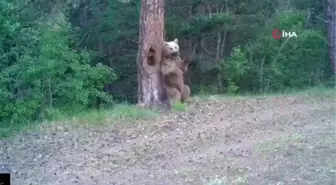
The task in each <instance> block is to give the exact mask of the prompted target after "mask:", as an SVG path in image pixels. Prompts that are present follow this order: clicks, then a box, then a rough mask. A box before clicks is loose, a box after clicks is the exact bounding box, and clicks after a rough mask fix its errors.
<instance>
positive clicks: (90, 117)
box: [0, 104, 159, 138]
mask: <svg viewBox="0 0 336 185" xmlns="http://www.w3.org/2000/svg"><path fill="white" fill-rule="evenodd" d="M158 116H159V112H156V111H153V110H149V109H142V108H139V107H136V106H132V105H128V104H119V105H116V106H115V107H114V108H113V109H110V110H89V111H83V112H81V113H78V114H76V115H73V116H68V115H62V114H60V113H59V112H58V113H57V116H56V117H55V119H53V120H50V121H44V122H26V123H20V124H19V123H17V124H15V123H13V124H3V125H4V126H1V127H0V138H4V137H10V136H13V135H15V134H18V133H20V132H21V131H24V130H33V129H36V128H37V127H38V126H39V125H41V124H53V123H55V122H61V123H66V122H69V123H70V124H90V125H91V124H93V125H95V124H113V123H115V122H120V121H124V122H130V121H136V120H149V119H154V118H157V117H158Z"/></svg>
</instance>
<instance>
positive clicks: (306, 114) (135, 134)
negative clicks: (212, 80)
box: [0, 94, 336, 185]
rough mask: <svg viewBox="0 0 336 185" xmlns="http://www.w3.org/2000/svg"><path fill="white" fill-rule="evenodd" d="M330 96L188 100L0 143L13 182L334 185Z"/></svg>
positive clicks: (1, 163)
mask: <svg viewBox="0 0 336 185" xmlns="http://www.w3.org/2000/svg"><path fill="white" fill-rule="evenodd" d="M335 103H336V101H335V97H334V96H333V97H330V96H329V97H323V96H313V95H308V94H307V95H292V96H270V97H254V98H251V97H249V98H226V99H221V98H213V99H212V100H211V99H209V100H206V101H204V100H193V101H192V102H190V103H189V106H190V107H189V109H188V111H187V112H180V113H167V114H165V115H163V116H161V117H160V118H158V119H155V120H151V121H137V122H128V123H121V124H115V123H114V124H112V123H111V121H109V120H106V124H103V125H86V124H79V125H78V124H77V125H74V124H65V123H53V124H50V125H43V126H42V127H41V129H39V131H34V132H33V131H31V132H25V133H22V134H20V135H17V136H15V137H12V138H7V139H3V140H0V146H1V149H0V172H11V173H12V182H13V183H12V184H14V185H64V184H65V185H77V184H81V185H96V184H97V185H234V184H240V185H243V184H251V185H309V184H312V185H335V184H336V181H335V173H336V162H335V159H336V158H335V157H336V156H335V154H336V147H335V146H336V145H335V144H336V137H335V136H336V132H335V127H336V125H335V112H336V110H335Z"/></svg>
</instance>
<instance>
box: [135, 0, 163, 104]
mask: <svg viewBox="0 0 336 185" xmlns="http://www.w3.org/2000/svg"><path fill="white" fill-rule="evenodd" d="M141 2H142V5H141V16H140V33H139V50H138V57H137V66H138V103H139V104H141V105H144V106H149V107H159V108H162V107H163V106H164V105H169V103H168V102H169V101H167V99H168V98H167V94H166V92H165V90H164V88H163V83H162V82H163V80H162V74H161V70H160V65H161V61H162V46H163V42H164V41H163V39H164V0H142V1H141Z"/></svg>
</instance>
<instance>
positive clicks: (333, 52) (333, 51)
mask: <svg viewBox="0 0 336 185" xmlns="http://www.w3.org/2000/svg"><path fill="white" fill-rule="evenodd" d="M327 3H328V8H327V17H328V41H329V56H330V62H331V65H332V67H333V72H334V73H336V1H335V0H327Z"/></svg>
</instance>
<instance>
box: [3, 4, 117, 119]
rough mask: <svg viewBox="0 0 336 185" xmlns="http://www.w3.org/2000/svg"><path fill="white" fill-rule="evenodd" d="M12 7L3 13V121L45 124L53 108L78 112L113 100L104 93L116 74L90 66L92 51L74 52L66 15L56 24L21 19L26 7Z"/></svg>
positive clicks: (10, 5) (104, 68)
mask: <svg viewBox="0 0 336 185" xmlns="http://www.w3.org/2000/svg"><path fill="white" fill-rule="evenodd" d="M6 6H7V9H6V10H7V11H4V10H2V11H1V14H0V20H2V21H1V22H0V24H1V25H2V26H1V27H4V28H5V30H4V31H3V32H1V34H2V35H1V36H0V37H1V38H3V40H1V43H0V46H1V48H0V52H1V56H2V57H1V58H0V65H1V66H0V67H1V76H0V84H1V86H0V92H1V93H0V121H1V122H6V123H7V124H8V123H9V122H13V123H18V122H22V121H31V120H35V119H42V118H44V117H50V113H51V112H52V111H51V110H53V109H60V110H67V111H71V112H77V111H79V110H83V109H86V108H89V107H92V106H95V103H96V102H95V101H96V99H97V98H100V99H102V100H103V101H111V97H110V96H109V95H108V94H106V93H105V92H103V88H104V85H105V84H106V83H107V82H111V81H113V80H115V79H116V76H115V74H114V72H113V70H112V69H111V68H109V67H107V66H103V65H102V64H100V63H97V64H96V65H90V63H91V59H92V57H91V54H90V53H89V52H86V51H77V50H74V49H72V48H71V47H70V43H69V32H70V29H71V26H70V25H69V24H68V22H67V20H66V18H65V17H64V16H63V14H62V12H59V13H58V14H57V17H56V18H55V19H54V20H53V21H47V20H44V21H36V20H26V19H24V18H25V17H20V16H23V15H24V13H22V14H19V15H16V13H17V12H18V9H19V8H24V6H21V4H18V5H16V4H11V3H7V4H6ZM9 7H11V8H9ZM21 12H24V10H21ZM14 15H15V16H14ZM55 20H57V21H55ZM27 24H30V25H31V26H30V27H26V26H25V25H27Z"/></svg>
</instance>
